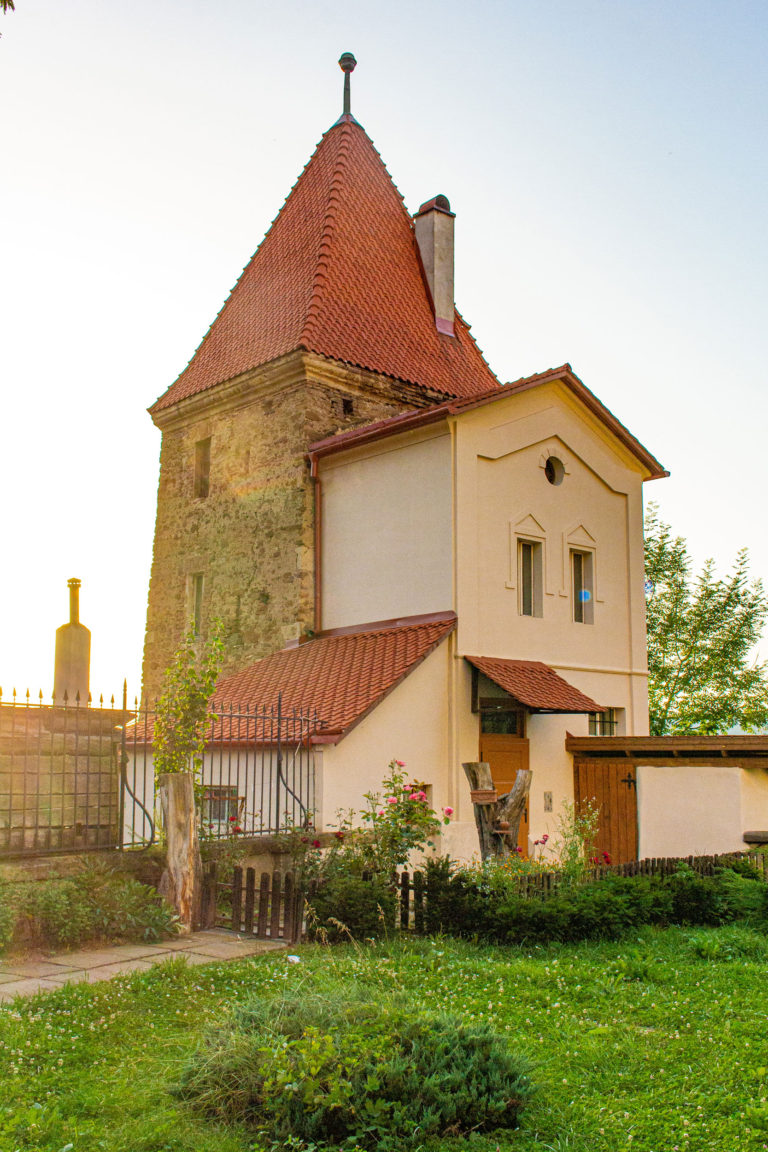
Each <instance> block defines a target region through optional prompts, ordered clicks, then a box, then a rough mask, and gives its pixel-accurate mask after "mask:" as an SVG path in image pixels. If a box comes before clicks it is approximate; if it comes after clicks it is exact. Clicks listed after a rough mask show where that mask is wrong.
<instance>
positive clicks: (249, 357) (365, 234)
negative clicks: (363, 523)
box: [143, 54, 499, 698]
mask: <svg viewBox="0 0 768 1152" xmlns="http://www.w3.org/2000/svg"><path fill="white" fill-rule="evenodd" d="M350 61H351V62H352V63H351V64H350ZM340 63H341V65H342V68H343V70H344V71H345V73H346V76H345V80H346V81H347V97H346V100H345V111H344V113H343V114H342V116H341V117H340V118H339V120H337V122H336V123H335V124H334V125H333V127H332V128H330V129H329V131H328V132H326V134H325V135H324V136H323V138H322V140H321V141H320V143H319V145H318V146H317V149H316V151H315V153H314V154H313V156H312V158H311V159H310V161H309V163H308V164H307V166H306V168H305V169H304V171H303V172H302V174H301V175H300V177H299V179H298V181H297V182H296V184H295V185H294V187H293V189H292V190H291V192H290V194H289V196H288V199H287V200H286V202H285V204H284V205H283V208H282V209H281V211H280V213H279V214H278V216H277V217H276V219H275V220H274V222H273V224H272V226H271V227H270V229H269V231H268V232H267V234H266V236H265V238H264V240H263V241H262V243H261V245H260V247H259V248H258V250H257V252H256V254H255V255H254V256H253V258H252V259H251V261H250V262H249V264H248V265H247V266H246V268H245V270H244V272H243V274H242V276H241V277H240V279H239V280H238V282H237V284H236V285H235V287H234V288H233V290H232V292H231V294H230V296H229V298H228V300H227V302H226V303H225V305H224V307H223V308H222V310H221V311H220V312H219V314H218V316H217V317H216V319H215V320H214V322H213V324H212V325H211V327H210V329H209V330H208V333H207V334H206V336H205V337H204V339H203V341H202V343H201V344H200V346H199V347H198V349H197V351H196V352H195V354H194V356H193V357H192V360H191V361H190V363H189V364H188V366H187V367H186V369H185V370H184V371H183V372H182V373H181V375H180V376H179V378H178V379H177V380H176V382H175V383H174V384H173V385H172V386H171V387H170V388H169V389H168V391H167V392H166V393H165V394H164V395H163V396H161V397H160V399H159V400H158V401H157V402H156V403H155V404H154V405H153V406H152V408H150V414H151V416H152V419H153V420H154V422H155V424H156V425H157V426H158V427H159V428H160V429H161V430H162V433H163V437H162V448H161V457H160V484H159V491H158V503H157V520H156V527H155V541H154V554H153V563H152V575H151V581H150V588H149V604H148V613H147V633H146V640H145V647H144V668H143V681H144V684H143V689H144V695H145V696H146V697H150V698H151V697H152V696H154V695H155V694H156V693H157V692H158V690H159V687H160V685H161V682H162V676H163V672H164V670H165V668H166V667H167V666H168V664H169V663H170V660H171V657H172V655H173V652H174V650H175V648H176V647H177V645H178V642H179V639H180V637H181V636H182V634H183V633H184V632H185V631H186V630H187V628H188V626H189V624H190V623H191V622H194V626H195V628H196V629H197V630H198V631H199V632H200V633H201V634H202V635H205V632H206V628H207V623H208V621H209V620H210V619H211V617H214V616H215V617H219V618H220V619H221V620H222V622H223V625H224V630H225V637H224V639H225V664H224V671H225V672H234V671H238V670H239V669H241V668H243V667H245V666H247V665H248V664H250V663H252V662H253V661H255V660H257V659H259V658H260V657H262V656H265V655H267V654H268V653H270V652H273V651H276V650H278V649H280V648H282V647H284V646H285V645H286V643H288V642H290V641H295V640H298V639H301V638H302V637H303V636H306V635H309V634H310V633H311V632H312V631H315V630H317V628H318V627H319V626H320V622H319V621H317V620H316V619H315V615H314V608H313V599H314V597H313V585H314V537H315V532H314V517H315V510H314V497H313V482H312V477H311V476H310V471H309V466H308V464H307V460H306V452H307V448H308V445H309V444H311V443H312V442H313V441H317V440H320V439H322V438H324V437H327V436H330V435H334V434H336V433H338V432H342V431H345V430H347V429H348V428H351V427H355V426H358V425H360V424H367V423H371V422H375V421H377V420H380V419H383V418H386V417H389V416H393V415H395V414H397V413H398V412H404V411H408V410H413V409H417V408H422V407H425V406H428V405H432V404H435V403H439V402H440V401H443V400H449V399H452V398H455V397H462V396H470V395H474V394H477V393H480V392H486V391H489V390H490V389H496V388H498V387H499V384H498V381H497V380H496V377H495V376H494V375H493V373H492V372H491V370H490V369H489V367H488V365H487V364H486V363H485V360H484V359H483V357H482V354H481V353H480V351H479V349H478V348H477V346H476V344H475V343H474V341H473V339H472V337H471V336H470V334H469V328H468V325H467V324H466V323H465V322H464V321H463V320H462V319H461V317H460V316H459V315H458V313H456V312H455V309H454V308H453V305H452V304H451V308H450V311H451V313H452V322H451V320H450V319H448V320H446V317H445V315H444V313H445V312H446V303H445V301H446V298H447V297H446V293H447V292H450V296H451V300H452V292H453V214H452V213H451V212H450V208H449V205H448V201H447V200H446V198H445V197H444V196H438V197H436V198H435V199H434V200H432V201H429V202H427V203H426V204H424V205H422V208H421V209H420V210H419V213H417V223H416V226H415V225H414V220H413V219H412V218H411V216H410V215H409V213H408V211H407V210H406V208H405V205H404V203H403V200H402V197H401V196H400V193H399V192H398V191H397V188H396V187H395V185H394V183H393V182H392V179H391V177H390V176H389V173H388V172H387V170H386V168H385V167H384V165H383V163H382V161H381V158H380V156H379V154H378V152H377V151H376V149H375V148H374V146H373V144H372V142H371V140H370V139H369V138H368V136H367V135H366V133H365V131H364V130H363V129H362V127H361V126H360V125H359V124H358V122H357V121H356V120H355V119H354V117H353V116H352V115H351V113H350V112H349V110H348V107H349V105H348V81H349V72H350V71H351V68H352V67H354V58H353V57H351V56H350V55H349V54H345V56H343V57H342V59H341V61H340ZM430 214H432V215H430ZM438 215H439V216H440V219H436V217H437V216H438ZM432 216H435V221H433V220H432ZM449 217H450V219H448V218H449ZM433 224H434V225H435V226H433ZM427 237H428V240H427V239H425V238H427ZM435 237H438V239H439V243H435V240H434V238H435ZM433 299H435V300H438V306H437V309H436V307H435V305H434V304H433ZM385 495H386V494H382V497H383V498H385Z"/></svg>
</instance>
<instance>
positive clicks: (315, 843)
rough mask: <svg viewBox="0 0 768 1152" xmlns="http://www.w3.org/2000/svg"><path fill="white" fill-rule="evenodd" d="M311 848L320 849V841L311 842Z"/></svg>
mask: <svg viewBox="0 0 768 1152" xmlns="http://www.w3.org/2000/svg"><path fill="white" fill-rule="evenodd" d="M312 847H313V848H319V847H320V841H319V840H313V841H312Z"/></svg>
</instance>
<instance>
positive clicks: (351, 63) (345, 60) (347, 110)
mask: <svg viewBox="0 0 768 1152" xmlns="http://www.w3.org/2000/svg"><path fill="white" fill-rule="evenodd" d="M356 65H357V60H355V58H354V56H353V55H352V53H351V52H342V54H341V56H340V57H339V68H341V70H342V72H343V73H344V112H343V113H342V115H344V116H351V115H352V107H351V104H352V101H351V98H350V94H349V74H350V72H354V70H355V67H356Z"/></svg>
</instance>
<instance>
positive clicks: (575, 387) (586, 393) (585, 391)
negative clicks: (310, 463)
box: [309, 364, 669, 480]
mask: <svg viewBox="0 0 768 1152" xmlns="http://www.w3.org/2000/svg"><path fill="white" fill-rule="evenodd" d="M553 381H558V382H560V383H562V384H564V385H565V386H566V388H568V389H569V391H570V392H572V393H573V395H574V396H576V397H577V398H578V399H579V400H581V402H582V403H583V404H584V406H585V407H586V408H588V409H589V410H590V412H592V413H594V415H595V416H597V418H598V419H599V420H600V421H601V422H602V423H603V424H604V425H605V427H606V428H608V429H609V430H610V431H611V432H612V433H613V434H614V435H615V436H616V438H617V440H620V441H621V443H622V444H623V445H624V446H625V447H626V448H628V449H629V451H630V452H631V453H632V454H633V455H634V456H635V457H636V458H637V460H639V461H640V463H641V464H643V465H644V467H645V468H647V469H648V477H647V478H648V479H649V480H658V479H660V478H661V477H662V476H669V472H667V471H666V470H665V469H664V466H663V465H662V464H660V463H659V461H658V460H657V459H656V457H655V456H652V455H651V453H650V452H649V451H648V449H647V448H645V447H644V446H643V445H642V444H641V443H640V441H639V440H637V439H636V438H635V437H634V436H633V435H632V433H631V432H630V431H629V429H628V428H626V427H625V426H624V425H623V424H622V423H621V421H620V420H619V419H617V417H616V416H614V414H613V413H612V412H611V411H610V410H609V409H608V408H606V406H605V405H604V404H603V403H602V401H600V400H598V398H597V396H595V394H594V392H591V391H590V390H589V388H587V386H586V384H584V382H583V381H582V380H580V379H579V377H578V376H577V375H576V373H575V372H574V371H573V369H572V368H571V366H570V364H562V365H561V366H560V367H559V368H549V369H548V370H547V371H546V372H537V373H536V375H535V376H524V377H522V378H521V379H520V380H515V381H514V383H512V384H505V385H503V387H501V388H494V389H492V390H490V391H488V392H479V393H477V394H476V395H475V396H465V397H462V398H460V399H456V400H447V401H444V402H442V403H440V404H434V405H432V406H430V407H429V408H419V409H414V410H413V411H411V412H399V413H398V414H397V415H396V416H389V417H387V418H386V419H385V420H377V421H376V422H375V423H373V424H364V425H362V426H361V427H359V428H350V429H349V431H348V432H339V433H337V434H336V435H335V436H328V437H326V439H324V440H317V441H316V442H315V443H314V444H310V446H309V454H310V455H311V456H330V455H332V454H333V453H336V452H343V451H344V450H345V449H346V448H350V447H358V446H359V445H361V444H368V443H370V442H371V441H374V440H382V439H384V438H385V437H387V436H396V435H397V434H398V433H400V432H407V431H410V430H411V429H412V428H422V427H424V426H425V425H427V424H435V423H437V422H438V421H439V420H443V419H445V418H446V417H447V416H458V415H460V414H461V413H462V412H468V411H471V410H472V409H474V408H480V407H482V406H483V405H485V404H495V403H496V402H497V401H500V400H504V399H506V398H508V397H509V396H511V395H514V394H516V393H518V392H526V391H528V389H529V388H535V387H537V386H538V385H539V384H549V383H552V382H553Z"/></svg>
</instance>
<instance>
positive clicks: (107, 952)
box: [49, 948, 115, 969]
mask: <svg viewBox="0 0 768 1152" xmlns="http://www.w3.org/2000/svg"><path fill="white" fill-rule="evenodd" d="M114 959H115V950H114V948H100V949H98V951H93V952H87V951H85V950H83V951H80V952H63V953H62V954H61V955H60V956H50V957H49V963H50V964H56V965H57V966H58V967H60V968H62V967H63V968H70V969H72V968H99V967H100V966H101V965H102V964H111V963H113V962H114Z"/></svg>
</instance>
